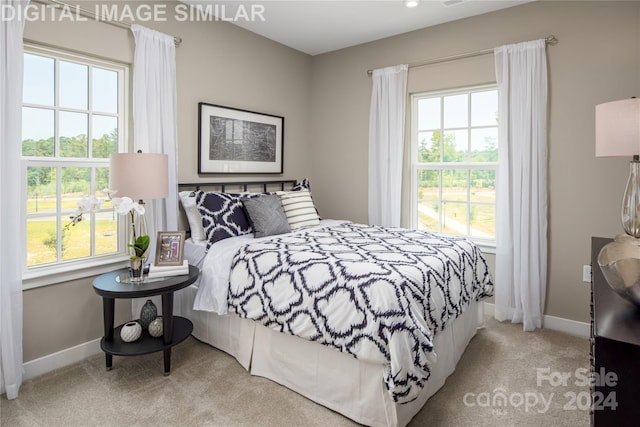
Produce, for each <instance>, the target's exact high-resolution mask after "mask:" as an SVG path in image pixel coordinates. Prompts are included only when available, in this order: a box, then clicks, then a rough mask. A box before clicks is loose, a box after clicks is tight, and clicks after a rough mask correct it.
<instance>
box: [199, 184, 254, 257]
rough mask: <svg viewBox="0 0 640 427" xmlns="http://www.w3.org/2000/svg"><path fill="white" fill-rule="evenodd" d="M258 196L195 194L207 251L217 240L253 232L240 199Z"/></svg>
mask: <svg viewBox="0 0 640 427" xmlns="http://www.w3.org/2000/svg"><path fill="white" fill-rule="evenodd" d="M260 195H261V194H260V193H258V194H255V195H254V194H232V193H215V192H205V191H197V192H196V206H197V207H198V210H199V211H200V214H201V215H202V227H203V228H204V233H205V235H206V236H207V249H209V247H211V245H212V244H214V243H215V242H217V241H219V240H223V239H227V238H229V237H234V236H241V235H243V234H249V233H252V232H253V229H252V228H251V225H250V224H249V219H248V218H247V214H246V213H245V210H244V205H243V204H242V201H241V200H240V197H257V196H260Z"/></svg>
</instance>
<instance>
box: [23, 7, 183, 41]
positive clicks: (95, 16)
mask: <svg viewBox="0 0 640 427" xmlns="http://www.w3.org/2000/svg"><path fill="white" fill-rule="evenodd" d="M34 1H35V2H37V3H40V4H44V5H47V4H56V5H59V6H62V7H66V8H70V9H73V10H74V11H77V13H78V14H80V15H81V16H84V17H86V18H92V19H95V20H96V21H99V22H104V23H105V24H109V25H113V26H114V27H120V28H126V29H130V28H131V25H132V24H131V22H127V21H118V20H116V19H107V18H105V17H103V16H102V15H100V14H97V13H95V12H93V11H91V10H88V9H84V8H82V7H80V6H78V5H72V4H68V3H65V2H62V1H60V0H34ZM173 42H174V43H175V45H176V47H177V46H180V44H181V43H182V38H180V37H177V36H173Z"/></svg>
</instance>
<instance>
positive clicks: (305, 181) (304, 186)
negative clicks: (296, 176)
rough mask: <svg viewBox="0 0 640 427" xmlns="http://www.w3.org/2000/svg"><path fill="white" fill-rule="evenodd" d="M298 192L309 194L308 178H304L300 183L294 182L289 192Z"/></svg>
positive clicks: (309, 184) (309, 182)
mask: <svg viewBox="0 0 640 427" xmlns="http://www.w3.org/2000/svg"><path fill="white" fill-rule="evenodd" d="M300 190H309V192H311V181H309V178H304V179H303V180H302V181H300V182H296V184H295V185H294V186H293V187H291V191H300Z"/></svg>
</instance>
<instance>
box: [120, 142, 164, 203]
mask: <svg viewBox="0 0 640 427" xmlns="http://www.w3.org/2000/svg"><path fill="white" fill-rule="evenodd" d="M168 165H169V158H168V156H167V155H166V154H158V153H117V154H112V155H111V157H110V165H109V190H112V191H116V194H115V197H125V196H126V197H130V198H131V199H133V200H150V199H164V198H166V197H167V195H168V194H169V178H168V172H167V171H168Z"/></svg>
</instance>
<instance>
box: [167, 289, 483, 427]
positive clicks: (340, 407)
mask: <svg viewBox="0 0 640 427" xmlns="http://www.w3.org/2000/svg"><path fill="white" fill-rule="evenodd" d="M179 292H180V298H178V300H179V302H180V303H179V305H178V307H176V308H179V309H180V311H181V313H180V315H181V316H184V317H187V318H188V319H190V320H191V321H192V322H193V333H192V334H193V336H194V337H195V338H197V339H198V340H200V341H203V342H205V343H207V344H210V345H212V346H214V347H216V348H218V349H220V350H222V351H224V352H226V353H228V354H230V355H232V356H233V357H235V358H236V359H237V360H238V362H239V363H240V364H241V365H242V366H243V367H244V368H245V369H247V370H248V371H249V372H250V373H251V374H252V375H257V376H261V377H265V378H269V379H270V380H273V381H275V382H277V383H279V384H282V385H284V386H285V387H287V388H289V389H291V390H293V391H295V392H297V393H299V394H301V395H303V396H305V397H307V398H309V399H311V400H312V401H314V402H316V403H318V404H320V405H322V406H325V407H327V408H329V409H331V410H333V411H336V412H338V413H340V414H342V415H344V416H346V417H348V418H350V419H352V420H354V421H356V422H358V423H360V424H364V425H369V426H393V427H395V426H405V425H406V424H407V423H409V421H411V419H412V418H413V417H414V415H415V414H417V413H418V412H419V411H420V409H421V408H422V407H423V406H424V404H425V403H426V401H427V399H429V397H431V396H432V395H433V394H434V393H435V392H436V391H438V390H439V389H440V388H441V387H442V386H443V385H444V382H445V380H446V378H447V377H448V376H449V375H451V374H452V373H453V371H454V370H455V367H456V364H457V362H458V360H460V357H461V356H462V353H463V352H464V350H465V348H466V347H467V345H468V344H469V341H470V340H471V338H472V337H473V336H474V335H475V333H476V329H477V327H478V325H479V324H480V323H481V321H482V317H483V314H484V313H483V312H482V305H483V303H482V302H479V303H478V302H475V301H473V302H472V303H471V305H470V306H469V308H468V309H467V310H466V311H465V312H464V313H463V314H462V315H461V316H460V317H458V318H457V319H456V320H455V321H454V322H453V323H452V324H450V325H449V326H447V327H446V328H445V329H444V330H443V331H441V332H439V333H438V335H437V336H436V337H435V340H434V349H435V352H436V354H437V356H438V360H437V362H436V363H435V364H434V365H433V367H432V369H431V378H430V379H429V381H428V382H427V384H426V386H425V388H424V389H423V390H422V392H421V394H420V396H419V397H418V398H417V399H416V400H414V401H413V402H410V403H406V404H402V405H401V404H396V403H394V402H393V399H392V398H391V396H390V394H389V393H388V392H387V390H386V388H385V386H384V380H383V375H384V366H382V365H379V364H374V363H370V362H366V361H360V360H357V359H355V358H353V357H351V356H349V355H346V354H342V353H340V352H338V351H336V350H334V349H331V348H329V347H325V346H323V345H321V344H318V343H315V342H310V341H306V340H303V339H300V338H297V337H294V336H292V335H287V334H282V333H280V332H277V331H274V330H272V329H269V328H266V327H265V326H262V325H261V324H258V323H256V322H254V321H252V320H248V319H243V318H240V317H238V316H236V315H235V314H230V315H224V316H219V315H217V314H215V313H210V312H204V311H195V310H193V309H192V308H191V307H192V306H193V300H194V297H195V294H196V292H197V287H195V286H193V285H192V286H190V287H188V288H185V289H183V290H181V291H179Z"/></svg>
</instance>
